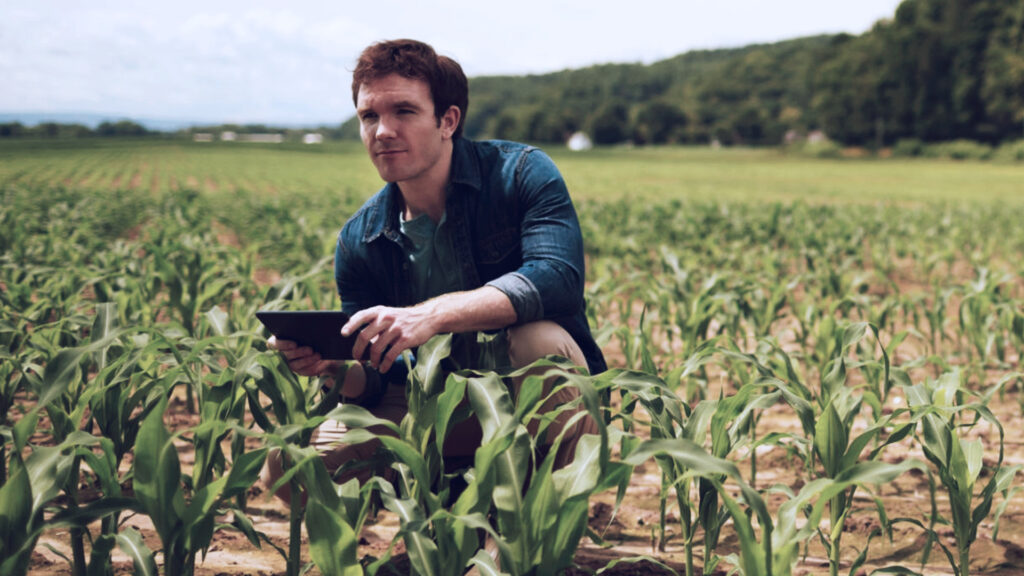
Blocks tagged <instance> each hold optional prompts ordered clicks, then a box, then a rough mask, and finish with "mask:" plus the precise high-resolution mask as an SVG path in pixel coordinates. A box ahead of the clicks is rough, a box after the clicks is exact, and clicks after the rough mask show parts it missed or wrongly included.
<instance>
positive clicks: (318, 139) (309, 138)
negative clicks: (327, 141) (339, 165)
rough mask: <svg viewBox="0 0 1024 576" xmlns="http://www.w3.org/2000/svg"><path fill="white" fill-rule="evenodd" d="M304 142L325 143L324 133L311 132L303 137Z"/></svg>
mask: <svg viewBox="0 0 1024 576" xmlns="http://www.w3.org/2000/svg"><path fill="white" fill-rule="evenodd" d="M302 143H303V144H323V143H324V135H323V134H318V133H316V132H310V133H309V134H306V135H305V136H303V137H302Z"/></svg>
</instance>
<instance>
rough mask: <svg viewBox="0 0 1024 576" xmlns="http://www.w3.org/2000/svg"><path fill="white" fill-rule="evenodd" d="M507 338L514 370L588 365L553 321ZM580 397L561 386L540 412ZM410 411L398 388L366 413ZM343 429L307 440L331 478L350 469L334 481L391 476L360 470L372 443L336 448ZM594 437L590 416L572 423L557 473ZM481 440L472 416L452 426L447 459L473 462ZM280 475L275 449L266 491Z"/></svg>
mask: <svg viewBox="0 0 1024 576" xmlns="http://www.w3.org/2000/svg"><path fill="white" fill-rule="evenodd" d="M506 337H507V340H508V359H509V361H510V363H511V367H512V368H522V367H524V366H528V365H530V364H532V363H533V362H534V361H536V360H538V359H540V358H543V357H545V356H549V355H557V356H562V357H565V358H568V359H569V361H570V362H572V363H573V364H575V365H577V366H586V364H587V362H586V358H584V356H583V352H582V350H580V347H579V345H577V344H576V342H575V341H574V340H573V339H572V337H571V336H569V333H568V332H566V331H565V330H564V329H563V328H562V327H561V326H559V325H558V324H555V323H554V322H551V321H547V320H541V321H538V322H531V323H529V324H523V325H521V326H514V327H512V328H509V329H508V330H507V333H506ZM348 374H350V375H351V376H346V377H355V378H364V376H363V373H362V371H361V370H359V369H351V370H349V372H348ZM521 384H522V379H518V378H517V379H515V381H514V382H513V385H514V386H516V388H517V389H516V390H515V392H516V393H518V386H520V385H521ZM554 384H555V382H546V383H545V394H546V393H547V392H549V391H550V388H551V387H552V386H554ZM578 396H579V391H578V390H576V389H575V388H571V387H567V388H563V389H562V390H559V391H558V392H557V393H555V395H554V396H552V397H551V398H549V399H548V400H547V402H545V404H544V406H543V407H542V408H541V410H540V412H541V413H545V412H549V411H551V410H553V409H554V408H556V407H558V406H560V405H562V404H566V403H568V402H571V401H573V400H575V399H576V398H577V397H578ZM581 410H584V409H583V408H582V407H577V408H576V409H574V410H566V411H563V412H561V413H560V414H559V415H558V417H557V418H556V420H555V421H554V422H553V423H552V424H551V425H550V426H548V429H547V434H546V438H545V440H546V442H544V443H542V444H541V445H542V446H543V445H550V444H551V443H552V442H553V441H554V440H555V438H557V437H558V435H559V434H561V433H562V430H563V429H564V428H565V425H566V424H567V423H568V422H569V420H570V419H572V417H573V416H574V415H575V414H577V413H578V412H579V411H581ZM408 411H409V407H408V404H407V403H406V395H405V388H404V387H402V386H390V387H388V390H387V391H386V392H385V394H384V396H383V397H382V398H381V400H380V403H379V404H378V405H377V406H374V407H373V408H372V409H370V412H372V413H373V414H374V415H375V416H377V417H378V418H383V419H386V420H390V421H392V422H394V423H395V424H398V423H399V422H401V420H402V418H403V417H404V416H405V414H406V413H407V412H408ZM538 428H539V423H538V422H537V421H533V422H530V423H529V425H528V426H527V430H528V431H529V432H530V434H533V435H536V433H537V430H538ZM370 430H371V431H373V432H375V433H377V434H385V433H390V432H389V431H388V430H387V429H385V428H383V427H375V428H370ZM345 431H346V428H345V427H344V426H343V425H342V424H340V423H338V422H336V421H334V420H328V421H327V422H325V423H324V424H322V425H321V426H320V427H319V428H318V429H317V430H316V431H315V432H314V433H313V439H312V441H311V445H312V446H314V447H316V448H317V450H319V451H320V452H321V454H322V458H323V460H324V464H326V466H327V470H328V471H329V472H331V473H332V474H333V473H335V472H336V471H337V470H339V469H340V468H342V467H343V466H346V465H349V468H348V469H346V470H345V471H344V472H343V473H342V474H340V475H339V476H337V477H336V481H337V482H339V483H344V482H346V481H348V480H349V479H351V478H358V479H359V481H360V483H362V482H365V481H366V480H368V479H369V478H370V477H371V476H373V475H374V474H383V475H384V476H385V477H388V476H390V474H388V472H390V471H385V470H373V469H370V468H366V467H359V466H358V463H362V462H367V463H370V462H373V460H374V458H373V455H374V453H375V452H376V451H377V449H378V447H379V445H380V442H379V441H376V440H374V441H371V442H365V443H362V444H340V443H338V439H339V438H340V437H341V436H342V435H343V434H344V433H345ZM596 433H597V425H596V424H595V422H594V420H593V418H592V417H590V416H584V417H582V418H579V419H577V420H576V421H575V422H574V423H573V424H572V428H571V429H570V430H567V431H566V433H565V436H564V437H563V439H562V443H561V444H560V445H559V449H558V453H557V454H556V456H555V462H554V465H555V469H558V468H562V467H564V466H565V465H567V464H568V463H569V462H571V461H572V457H573V454H574V452H575V451H576V443H577V441H578V440H579V438H580V437H581V436H583V435H584V434H596ZM481 438H482V433H481V430H480V424H479V422H478V421H477V420H476V418H470V419H468V420H464V421H462V422H460V423H458V424H456V425H455V426H454V427H453V429H452V430H451V431H450V432H449V434H448V437H447V439H446V441H445V446H444V456H445V458H446V459H455V460H459V461H463V460H469V461H472V457H473V454H474V453H475V452H476V449H477V448H479V446H480V442H481ZM353 463H354V464H356V466H355V467H353V466H352V464H353ZM282 473H283V472H282V469H281V456H280V454H279V453H278V452H277V451H276V450H275V451H273V452H272V453H271V454H270V455H269V457H268V458H267V466H266V468H265V469H264V473H263V482H264V484H265V485H266V486H267V487H270V486H272V485H273V484H274V483H275V482H276V481H277V479H278V478H280V477H281V475H282ZM282 492H285V493H282ZM286 492H287V487H284V488H282V489H281V490H279V491H278V493H277V495H278V496H279V497H281V498H282V499H284V500H285V501H288V499H289V498H288V494H287V493H286Z"/></svg>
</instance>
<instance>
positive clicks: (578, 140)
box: [565, 132, 594, 152]
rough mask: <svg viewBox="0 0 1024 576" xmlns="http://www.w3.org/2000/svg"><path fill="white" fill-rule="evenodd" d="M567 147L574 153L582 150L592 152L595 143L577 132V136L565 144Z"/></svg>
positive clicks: (571, 137) (574, 135)
mask: <svg viewBox="0 0 1024 576" xmlns="http://www.w3.org/2000/svg"><path fill="white" fill-rule="evenodd" d="M565 145H566V146H568V147H569V150H572V151H574V152H579V151H581V150H590V149H591V148H593V147H594V143H593V141H591V140H590V137H589V136H587V135H586V134H584V133H583V132H576V133H575V134H573V135H572V136H570V137H569V140H568V141H567V142H566V143H565Z"/></svg>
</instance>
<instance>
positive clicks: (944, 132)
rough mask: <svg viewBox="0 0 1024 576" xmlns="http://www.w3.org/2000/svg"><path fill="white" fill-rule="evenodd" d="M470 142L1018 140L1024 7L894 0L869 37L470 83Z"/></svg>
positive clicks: (1022, 121) (1022, 111) (997, 1)
mask: <svg viewBox="0 0 1024 576" xmlns="http://www.w3.org/2000/svg"><path fill="white" fill-rule="evenodd" d="M470 96H471V104H470V109H469V114H468V117H467V123H466V127H465V130H466V133H467V135H469V136H470V137H478V138H480V137H494V138H507V139H514V140H526V141H535V142H564V141H565V140H566V138H567V137H568V136H569V135H571V134H572V133H573V132H575V131H578V130H583V131H586V132H587V133H588V134H589V135H590V136H591V138H592V139H593V140H594V141H595V142H596V143H600V144H611V143H617V142H623V141H632V142H635V143H638V144H645V143H659V144H660V143H707V142H711V141H715V140H717V141H719V142H721V143H723V144H727V145H728V144H745V145H774V144H779V143H781V142H783V141H784V139H785V138H786V135H787V134H790V135H791V136H793V135H797V136H799V135H805V134H807V133H809V132H812V131H816V130H820V131H823V132H824V133H825V134H826V135H827V136H828V137H829V138H831V139H832V140H834V141H836V142H839V143H841V144H844V145H855V146H869V147H882V146H889V145H892V144H894V143H896V142H897V141H899V140H904V139H915V140H920V141H922V142H941V141H948V140H956V139H969V140H975V141H979V142H983V143H987V144H997V143H1000V142H1006V141H1009V140H1014V139H1017V138H1021V137H1022V135H1024V0H904V2H902V3H901V4H900V6H899V7H898V8H897V10H896V12H895V14H894V16H893V17H892V18H888V19H885V20H882V21H879V22H878V23H876V24H875V26H874V27H873V28H872V29H871V30H870V31H868V32H866V33H864V34H862V35H859V36H853V35H849V34H838V35H822V36H814V37H807V38H800V39H796V40H790V41H784V42H779V43H774V44H765V45H753V46H747V47H744V48H737V49H728V50H707V51H693V52H688V53H686V54H682V55H679V56H676V57H674V58H671V59H668V60H664V61H660V62H656V63H653V64H650V65H642V64H604V65H599V66H591V67H588V68H583V69H578V70H565V71H561V72H556V73H551V74H544V75H532V76H525V77H508V76H501V77H497V76H496V77H478V78H472V79H470Z"/></svg>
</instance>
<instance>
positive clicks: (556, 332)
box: [508, 320, 587, 368]
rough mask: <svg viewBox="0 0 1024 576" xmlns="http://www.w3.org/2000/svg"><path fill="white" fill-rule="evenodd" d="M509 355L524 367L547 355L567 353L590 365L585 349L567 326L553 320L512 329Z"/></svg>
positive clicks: (583, 364) (581, 362) (513, 362)
mask: <svg viewBox="0 0 1024 576" xmlns="http://www.w3.org/2000/svg"><path fill="white" fill-rule="evenodd" d="M508 355H509V359H510V360H511V361H512V366H513V367H515V368H522V367H523V366H528V365H530V364H532V363H534V362H536V361H537V360H539V359H541V358H543V357H545V356H551V355H556V356H563V357H565V358H568V359H569V361H570V362H572V363H573V364H575V365H577V366H586V365H587V359H586V357H585V356H583V350H581V349H580V346H579V344H577V343H576V341H575V340H573V338H572V336H570V335H569V333H568V332H566V331H565V329H564V328H562V327H561V326H559V325H558V324H556V323H554V322H552V321H550V320H538V321H537V322H530V323H527V324H520V325H518V326H513V327H511V328H509V329H508Z"/></svg>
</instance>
